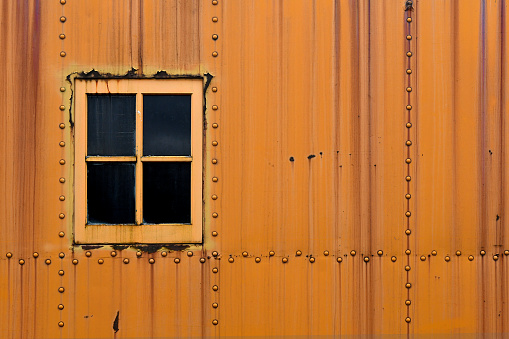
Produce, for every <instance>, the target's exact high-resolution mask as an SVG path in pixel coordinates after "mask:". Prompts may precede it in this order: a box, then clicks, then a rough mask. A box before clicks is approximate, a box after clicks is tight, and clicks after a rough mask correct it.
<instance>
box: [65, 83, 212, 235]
mask: <svg viewBox="0 0 509 339" xmlns="http://www.w3.org/2000/svg"><path fill="white" fill-rule="evenodd" d="M133 105H134V108H135V109H134V110H133ZM75 107H76V108H75V131H76V135H75V145H76V154H75V156H76V158H75V208H76V213H75V241H76V242H77V243H133V242H135V243H198V242H201V239H202V192H201V189H202V135H203V133H202V126H203V122H202V113H201V110H202V81H201V80H199V79H192V80H191V79H178V80H175V79H168V80H159V79H157V80H155V79H150V80H149V79H143V80H141V79H140V80H92V81H91V80H84V79H76V106H75ZM133 119H134V129H133ZM133 138H134V145H133V143H132V140H133ZM133 146H134V147H133ZM133 168H134V169H133ZM133 172H134V174H133ZM145 172H146V173H145ZM133 177H134V178H133ZM133 181H134V185H133ZM133 197H134V209H133V203H132V202H133ZM133 212H134V217H133ZM133 220H134V221H133Z"/></svg>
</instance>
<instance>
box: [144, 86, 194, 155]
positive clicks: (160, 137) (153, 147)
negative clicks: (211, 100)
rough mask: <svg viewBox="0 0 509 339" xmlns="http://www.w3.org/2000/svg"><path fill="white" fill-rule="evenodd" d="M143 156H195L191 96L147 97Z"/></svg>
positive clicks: (145, 97)
mask: <svg viewBox="0 0 509 339" xmlns="http://www.w3.org/2000/svg"><path fill="white" fill-rule="evenodd" d="M143 155H191V96H190V95H144V96H143Z"/></svg>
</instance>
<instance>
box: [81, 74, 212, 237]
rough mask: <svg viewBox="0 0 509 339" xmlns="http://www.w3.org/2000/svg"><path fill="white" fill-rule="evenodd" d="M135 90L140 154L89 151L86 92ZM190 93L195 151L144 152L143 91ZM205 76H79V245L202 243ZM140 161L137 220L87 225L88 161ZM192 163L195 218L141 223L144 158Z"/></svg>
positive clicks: (137, 162)
mask: <svg viewBox="0 0 509 339" xmlns="http://www.w3.org/2000/svg"><path fill="white" fill-rule="evenodd" d="M88 94H133V95H134V94H135V95H136V156H134V157H133V156H131V157H89V156H87V120H88V114H87V95H88ZM149 94H167V95H172V94H178V95H181V94H182V95H191V156H190V157H184V156H142V155H143V95H149ZM202 112H203V80H202V79H79V78H77V79H75V91H74V114H75V117H74V121H75V124H74V131H75V135H74V145H75V159H74V162H75V166H74V192H75V197H74V205H75V206H74V207H75V209H74V241H75V243H77V244H133V243H139V244H156V243H157V244H161V243H185V244H187V243H201V242H202V232H203V193H202V186H203V183H202V176H203V174H202V172H203V167H202V166H203V165H202V163H203V159H202V157H203V150H202V148H203V113H202ZM93 161H125V162H133V163H136V170H135V175H136V177H135V188H136V193H135V200H136V202H135V204H136V205H135V206H136V224H135V225H109V224H108V225H96V224H90V225H89V224H87V165H86V163H87V162H93ZM147 161H167V162H177V161H186V162H191V223H190V224H146V225H144V224H142V222H141V221H142V213H143V212H142V208H143V189H142V187H143V166H142V162H147Z"/></svg>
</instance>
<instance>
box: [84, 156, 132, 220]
mask: <svg viewBox="0 0 509 339" xmlns="http://www.w3.org/2000/svg"><path fill="white" fill-rule="evenodd" d="M134 169H135V165H134V164H125V163H111V162H107V163H100V162H98V163H90V162H89V163H88V164H87V172H88V182H87V189H88V191H87V192H88V193H87V194H88V196H87V200H88V223H89V224H134V221H135V207H134V191H135V188H134Z"/></svg>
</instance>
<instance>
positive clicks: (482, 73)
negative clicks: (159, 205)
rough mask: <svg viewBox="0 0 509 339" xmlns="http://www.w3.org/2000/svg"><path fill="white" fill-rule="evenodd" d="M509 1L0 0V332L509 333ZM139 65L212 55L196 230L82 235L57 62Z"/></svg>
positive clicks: (183, 62) (141, 72)
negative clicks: (171, 238) (186, 236)
mask: <svg viewBox="0 0 509 339" xmlns="http://www.w3.org/2000/svg"><path fill="white" fill-rule="evenodd" d="M61 2H63V4H62V3H61ZM507 14H508V8H507V4H506V1H505V0H498V1H496V0H461V1H460V0H433V1H423V0H421V1H414V10H413V11H412V12H405V7H404V1H403V0H384V1H369V0H366V1H354V0H344V1H343V0H337V1H333V0H314V1H312V0H292V1H283V0H280V1H276V0H217V4H214V2H213V1H212V0H203V1H198V0H194V1H191V0H168V1H164V0H129V1H128V0H109V1H104V0H86V1H85V0H67V1H64V0H62V1H60V0H48V1H46V0H44V1H42V0H31V1H28V0H27V1H7V0H4V1H2V2H1V9H0V56H1V60H2V66H3V68H2V71H1V72H0V80H1V81H0V83H1V84H2V85H1V90H0V107H1V108H0V109H1V114H0V130H1V133H0V157H1V159H0V160H1V164H2V165H0V179H1V180H2V183H1V184H0V197H2V199H1V201H0V301H1V305H2V307H0V319H2V321H0V333H2V337H12V338H18V337H24V338H31V337H37V338H44V337H48V338H110V337H116V338H129V337H189V336H196V337H198V336H223V335H224V336H239V335H250V336H267V335H361V334H371V335H380V334H384V335H396V336H400V335H403V336H407V335H408V336H412V337H413V336H416V337H417V336H421V335H435V336H436V335H438V334H441V335H444V336H449V335H453V334H474V333H502V332H508V331H509V306H508V302H509V284H508V277H507V275H508V272H509V256H506V255H507V254H509V251H508V250H509V239H508V236H507V233H508V232H509V231H508V230H507V227H508V226H507V225H508V224H507V221H506V214H505V213H506V211H507V210H508V207H509V206H508V204H509V199H507V198H506V194H507V193H506V192H508V191H509V187H508V185H509V182H508V180H507V179H506V177H507V171H508V170H507V169H506V167H505V164H506V161H505V160H506V157H507V156H509V154H508V152H509V151H508V149H507V148H506V135H507V133H508V128H509V125H508V124H509V119H507V118H506V115H505V113H506V107H507V104H508V98H509V93H508V89H509V87H508V85H507V82H506V79H507V68H508V66H509V65H508V60H509V59H508V57H507V47H506V46H507V41H506V36H507V33H508V32H507V24H506V18H507ZM409 15H410V16H411V17H412V19H413V20H412V22H411V23H407V21H406V18H407V16H409ZM61 17H62V18H61ZM213 18H217V20H215V19H214V20H213ZM62 21H63V22H62ZM62 33H64V34H65V39H60V38H59V34H62ZM212 34H217V35H218V39H217V40H213V39H212ZM407 35H411V37H412V39H411V40H407V39H406V36H407ZM407 51H411V52H412V53H413V54H412V56H411V57H407V56H406V52H407ZM62 52H64V53H62ZM213 52H217V56H213ZM408 67H410V68H411V69H412V71H413V72H412V74H411V75H410V76H408V75H407V74H406V73H405V70H406V69H407V68H408ZM132 68H134V69H135V70H136V71H135V75H136V76H148V77H150V76H153V75H154V74H155V73H157V72H158V71H161V70H164V71H166V72H167V73H168V74H171V75H204V74H205V73H210V74H212V75H213V76H214V78H213V80H212V82H211V86H210V87H209V88H208V91H207V93H206V100H207V101H206V102H207V110H206V114H205V119H206V129H205V132H204V154H205V158H204V164H205V166H204V188H203V189H204V191H203V192H204V234H205V237H204V243H203V245H200V246H191V247H185V246H184V247H181V248H176V247H174V246H173V247H169V248H161V249H157V251H155V252H153V251H152V250H150V248H146V247H145V248H144V247H139V246H138V247H129V248H119V247H112V246H103V247H100V248H86V247H81V246H73V237H72V234H73V222H72V221H73V162H74V154H73V137H72V135H73V130H72V127H71V126H70V124H69V114H70V105H71V103H72V99H71V94H72V86H71V83H69V82H67V81H66V77H67V76H68V75H69V74H73V73H76V72H89V71H90V70H92V69H95V70H97V71H99V72H101V73H110V74H111V75H124V74H126V73H127V72H128V71H129V70H131V69H132ZM61 87H63V88H64V90H65V91H64V92H61V90H60V88H61ZM212 87H216V88H217V92H212V91H211V88H212ZM406 87H411V88H412V91H411V92H409V93H408V92H407V91H406V90H405V88H406ZM408 104H411V105H412V109H411V110H410V111H407V110H406V109H405V106H406V105H408ZM61 105H63V107H62V109H63V110H61V109H60V106H61ZM212 105H217V106H218V109H217V110H212V109H211V107H212ZM408 122H411V123H412V126H411V128H406V126H405V124H407V123H408ZM212 123H217V124H218V128H212V127H211V125H212ZM59 124H63V125H60V126H59ZM61 127H63V128H61ZM213 140H216V141H218V146H216V147H214V146H212V144H211V143H212V141H213ZM406 140H411V141H412V146H410V147H408V146H406V145H405V142H406ZM60 141H64V142H65V146H60V145H59V142H60ZM313 156H314V157H313ZM291 157H293V159H294V161H290V158H291ZM212 158H216V159H218V163H217V164H216V165H212V163H211V160H212ZM407 158H410V159H411V160H412V162H411V163H410V164H406V163H405V159H407ZM61 160H63V161H62V162H65V163H63V164H61ZM405 176H410V181H407V180H406V178H405ZM213 177H217V178H218V181H217V182H213V181H212V178H213ZM59 178H64V179H65V182H64V183H61V182H60V181H59ZM407 193H408V194H411V196H412V197H411V199H409V200H407V199H405V194H407ZM212 194H217V195H218V197H219V198H218V199H217V200H212V199H211V198H210V197H211V195H212ZM60 196H64V197H65V200H64V201H61V200H60V198H59V197H60ZM407 211H409V212H411V216H410V217H406V216H405V213H406V212H407ZM213 212H217V213H218V215H219V217H218V218H217V219H213V218H212V217H211V215H212V213H213ZM407 228H408V229H410V231H411V233H410V235H406V234H405V230H406V229H407ZM214 231H215V232H217V233H218V235H217V236H215V237H214V236H212V232H214ZM407 249H408V250H410V252H407V253H410V254H407V253H405V251H406V250H407ZM87 251H88V252H89V255H90V256H87V255H86V254H87ZM138 251H139V254H141V256H137V252H138ZM214 251H216V252H217V254H218V255H217V257H214V256H213V252H214ZM270 251H273V252H274V255H270V254H269V253H270ZM298 251H300V252H301V253H302V255H300V256H298V255H297V252H298ZM352 251H354V252H352ZM378 251H381V252H380V254H378ZM504 251H508V252H504ZM112 252H114V255H115V256H112ZM151 252H152V253H151ZM163 252H165V253H166V252H167V253H168V254H167V256H163V255H162V253H163ZM244 252H245V253H244ZM188 254H192V256H189V255H188ZM435 254H436V255H435ZM244 255H245V256H244ZM36 256H37V257H36ZM470 256H471V257H470ZM202 257H203V258H206V260H205V263H201V262H200V258H202ZM175 258H179V259H180V262H179V263H176V262H175V260H174V259H175ZM230 258H231V259H230ZM256 258H259V259H256ZM284 258H287V259H288V260H287V262H286V263H285V262H283V259H284ZM339 258H341V262H338V259H339ZM47 259H49V260H51V262H50V263H49V264H48V263H47ZM124 259H129V262H128V263H127V264H126V263H124ZM149 259H155V262H154V263H152V264H151V263H150V262H149ZM20 260H22V261H20ZM75 260H77V261H75ZM100 261H102V263H100ZM406 266H407V267H406ZM213 268H217V269H218V272H217V273H213ZM407 270H408V271H407ZM407 283H411V287H410V288H406V286H405V284H407ZM213 286H217V291H214V290H213ZM60 287H63V290H60V291H59V288H60ZM61 291H62V292H61ZM406 300H410V301H411V304H410V305H405V301H406ZM214 302H216V303H218V307H217V308H213V307H212V303H214ZM58 305H63V309H61V310H60V309H59V308H58ZM117 312H118V314H119V322H118V328H119V330H118V332H116V333H114V330H113V321H114V319H115V317H116V315H117ZM214 320H217V325H214V323H213V321H214Z"/></svg>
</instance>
